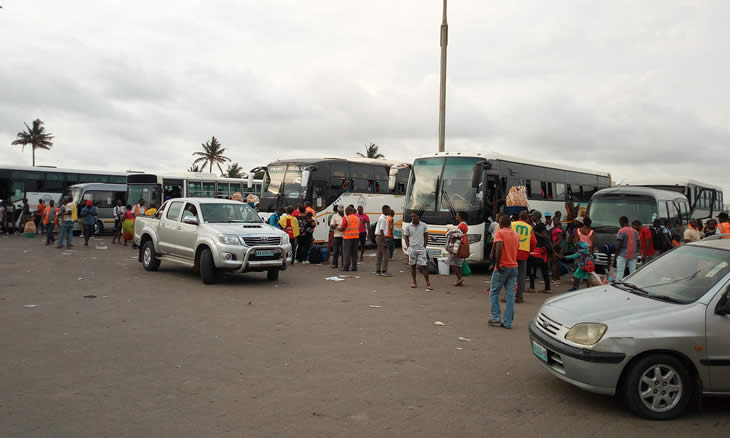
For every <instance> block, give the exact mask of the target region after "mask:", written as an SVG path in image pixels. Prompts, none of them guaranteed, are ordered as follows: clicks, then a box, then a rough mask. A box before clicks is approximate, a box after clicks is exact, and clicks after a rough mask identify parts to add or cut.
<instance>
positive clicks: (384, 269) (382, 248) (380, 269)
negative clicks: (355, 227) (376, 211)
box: [375, 205, 393, 277]
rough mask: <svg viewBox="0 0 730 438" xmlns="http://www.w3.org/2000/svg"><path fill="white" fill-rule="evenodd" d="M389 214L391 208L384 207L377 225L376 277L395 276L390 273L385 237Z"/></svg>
mask: <svg viewBox="0 0 730 438" xmlns="http://www.w3.org/2000/svg"><path fill="white" fill-rule="evenodd" d="M388 213H390V206H388V205H384V206H383V210H382V214H381V215H380V217H379V218H378V221H377V222H376V223H375V244H376V245H377V246H378V252H377V253H376V259H375V275H382V276H383V277H392V276H393V275H392V274H391V273H390V272H388V260H389V259H390V255H389V254H388V242H387V240H386V237H385V234H386V232H387V231H388Z"/></svg>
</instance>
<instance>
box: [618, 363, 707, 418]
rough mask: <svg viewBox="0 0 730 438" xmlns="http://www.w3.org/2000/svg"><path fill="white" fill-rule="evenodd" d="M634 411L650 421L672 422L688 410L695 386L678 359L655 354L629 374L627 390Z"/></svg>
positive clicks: (630, 405) (627, 402)
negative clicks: (671, 420)
mask: <svg viewBox="0 0 730 438" xmlns="http://www.w3.org/2000/svg"><path fill="white" fill-rule="evenodd" d="M623 393H624V397H625V399H626V404H627V405H628V406H629V408H630V409H631V411H633V412H634V413H635V414H636V415H639V416H641V417H644V418H648V419H650V420H670V419H672V418H676V417H678V416H680V415H682V413H683V412H684V411H685V410H686V409H687V406H688V405H689V402H690V400H692V397H693V394H694V382H693V381H692V378H691V377H690V375H689V372H688V371H687V367H686V366H685V365H684V364H683V363H682V362H681V361H680V360H679V359H677V358H676V357H674V356H670V355H668V354H655V355H651V356H647V357H645V358H642V359H641V360H639V361H638V362H636V363H635V364H634V365H633V366H632V367H631V369H630V370H629V372H628V374H627V375H626V378H625V379H624V387H623Z"/></svg>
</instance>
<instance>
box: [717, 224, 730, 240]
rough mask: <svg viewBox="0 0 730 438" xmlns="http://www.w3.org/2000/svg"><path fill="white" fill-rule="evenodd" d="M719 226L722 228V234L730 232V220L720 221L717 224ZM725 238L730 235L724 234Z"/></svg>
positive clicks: (728, 237) (729, 237)
mask: <svg viewBox="0 0 730 438" xmlns="http://www.w3.org/2000/svg"><path fill="white" fill-rule="evenodd" d="M717 228H719V229H720V233H722V234H730V222H720V223H719V224H717ZM722 238H723V239H730V236H723V237H722Z"/></svg>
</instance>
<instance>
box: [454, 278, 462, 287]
mask: <svg viewBox="0 0 730 438" xmlns="http://www.w3.org/2000/svg"><path fill="white" fill-rule="evenodd" d="M463 285H464V280H463V279H461V280H459V281H457V282H456V283H454V284H453V286H463Z"/></svg>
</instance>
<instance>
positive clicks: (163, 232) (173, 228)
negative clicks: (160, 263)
mask: <svg viewBox="0 0 730 438" xmlns="http://www.w3.org/2000/svg"><path fill="white" fill-rule="evenodd" d="M183 205H184V203H183V202H182V201H178V202H175V201H173V202H172V203H170V206H169V207H168V208H167V211H166V212H165V214H163V215H161V216H160V227H159V229H158V231H157V240H158V242H157V244H158V246H159V247H160V251H162V253H163V254H174V255H178V253H177V252H176V251H175V248H174V247H175V244H174V242H175V233H176V232H177V231H178V230H179V229H180V214H181V212H182V208H183Z"/></svg>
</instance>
